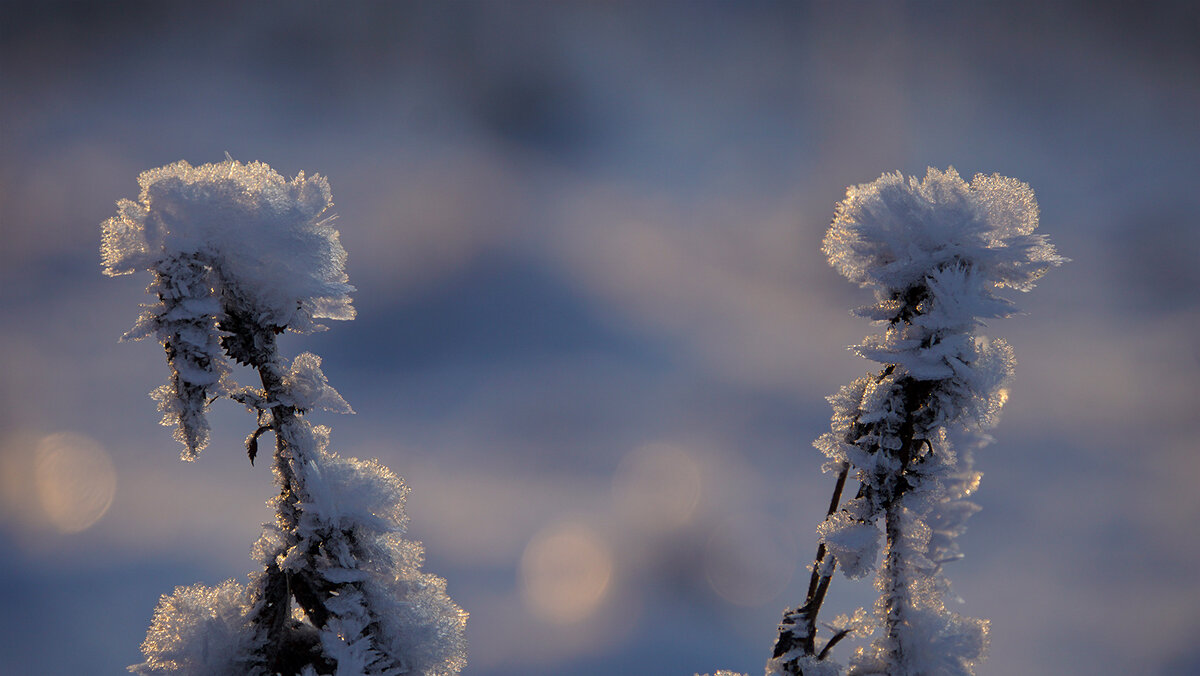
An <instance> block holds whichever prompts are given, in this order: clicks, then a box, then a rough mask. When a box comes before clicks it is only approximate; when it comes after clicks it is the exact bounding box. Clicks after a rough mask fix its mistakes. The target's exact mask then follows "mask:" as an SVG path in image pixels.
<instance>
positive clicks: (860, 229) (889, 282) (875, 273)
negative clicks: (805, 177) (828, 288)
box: [822, 167, 1065, 294]
mask: <svg viewBox="0 0 1200 676" xmlns="http://www.w3.org/2000/svg"><path fill="white" fill-rule="evenodd" d="M1037 225H1038V205H1037V200H1036V199H1034V196H1033V190H1032V189H1030V187H1029V186H1028V185H1027V184H1025V183H1022V182H1021V181H1018V180H1016V179H1012V178H1007V177H1004V176H999V175H995V174H993V175H991V176H984V175H982V174H980V175H976V176H975V178H974V179H972V181H971V183H970V184H967V183H966V182H965V181H963V180H962V179H961V178H960V177H959V175H958V172H956V171H955V170H954V168H953V167H951V168H949V169H947V170H946V171H939V170H938V169H934V168H930V169H929V170H928V172H927V173H926V174H925V178H923V179H919V180H918V179H917V178H916V177H907V178H906V177H904V176H902V175H901V174H900V173H899V172H896V173H894V174H884V175H882V176H880V177H879V178H878V179H877V180H875V181H874V182H872V183H865V184H862V185H857V186H852V187H850V188H849V189H847V191H846V198H845V199H844V200H842V201H841V202H840V203H838V205H837V211H836V215H835V216H834V219H833V225H832V226H831V227H830V229H829V232H828V234H826V236H825V242H824V246H823V248H822V250H823V251H824V253H825V255H826V256H828V257H829V262H830V264H832V265H833V266H834V267H835V268H837V270H838V271H839V272H841V273H842V274H843V275H845V276H846V277H847V278H848V279H849V280H850V281H852V282H855V283H857V284H859V285H861V286H869V287H874V288H875V289H876V290H877V291H880V292H882V293H884V294H890V293H893V292H896V291H903V290H905V289H909V288H911V287H913V286H914V285H917V284H919V283H920V282H921V281H922V280H923V279H924V278H925V277H926V276H927V275H929V274H931V273H933V272H935V271H938V270H942V269H945V268H947V267H951V266H954V265H961V266H965V267H967V268H969V269H971V270H972V271H974V272H975V273H976V274H982V275H983V276H984V277H985V278H987V280H988V281H989V282H990V283H991V284H993V285H995V286H997V287H1009V288H1014V289H1020V290H1022V291H1026V290H1029V289H1030V288H1032V287H1033V284H1034V282H1035V281H1036V280H1037V279H1038V278H1039V277H1041V276H1042V275H1043V274H1045V272H1046V270H1048V269H1049V268H1050V267H1053V266H1055V265H1059V264H1060V263H1062V262H1063V261H1064V260H1065V259H1063V258H1060V257H1059V256H1057V255H1056V254H1055V251H1054V247H1053V246H1052V245H1050V243H1049V242H1048V241H1047V240H1046V238H1045V236H1043V235H1035V234H1033V231H1034V230H1035V229H1036V228H1037Z"/></svg>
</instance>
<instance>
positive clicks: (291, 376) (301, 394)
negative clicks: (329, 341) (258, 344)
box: [281, 352, 354, 413]
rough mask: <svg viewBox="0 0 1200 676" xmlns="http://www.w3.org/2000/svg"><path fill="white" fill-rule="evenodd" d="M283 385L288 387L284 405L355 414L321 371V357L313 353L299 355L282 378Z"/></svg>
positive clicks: (309, 409)
mask: <svg viewBox="0 0 1200 676" xmlns="http://www.w3.org/2000/svg"><path fill="white" fill-rule="evenodd" d="M283 384H284V386H285V388H286V390H287V396H286V397H285V399H286V400H285V401H283V402H281V403H283V404H286V405H288V406H293V407H295V408H297V409H299V410H303V411H311V410H314V409H321V410H324V411H330V412H333V413H354V410H353V409H351V408H350V404H347V403H346V400H345V399H343V398H342V395H341V394H339V393H338V391H337V390H335V389H333V387H331V386H330V385H329V380H328V379H327V378H326V377H325V373H324V372H322V371H321V358H320V357H318V356H317V355H315V354H313V353H311V352H302V353H300V354H298V355H296V358H295V359H293V360H292V367H291V369H289V370H288V373H287V375H285V376H284V377H283Z"/></svg>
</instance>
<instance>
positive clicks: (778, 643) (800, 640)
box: [773, 463, 850, 676]
mask: <svg viewBox="0 0 1200 676" xmlns="http://www.w3.org/2000/svg"><path fill="white" fill-rule="evenodd" d="M849 473H850V467H849V465H847V464H845V463H843V464H842V467H841V469H840V470H838V476H837V482H836V483H835V484H834V487H833V496H832V497H831V498H830V499H829V509H828V510H827V512H826V517H828V516H830V515H832V514H833V513H834V512H836V511H837V509H838V506H839V505H840V504H841V501H842V491H843V490H844V489H845V487H846V478H847V476H848V475H849ZM825 554H826V550H825V543H824V542H822V543H820V544H819V545H817V555H816V557H814V559H813V567H812V576H811V577H810V578H809V582H808V593H807V594H806V595H805V599H804V604H803V605H801V606H799V607H798V608H796V609H795V610H792V611H789V612H788V613H786V614H785V615H784V617H783V620H782V621H781V622H780V624H779V637H778V638H777V639H776V640H775V649H774V651H773V657H776V658H779V657H782V656H784V655H786V654H788V653H789V652H791V651H792V650H795V649H796V648H797V647H800V648H801V649H802V650H803V654H805V655H813V654H814V653H815V652H816V634H817V614H818V613H819V612H820V610H821V604H822V603H824V601H825V594H826V592H827V591H828V590H829V582H830V580H831V579H832V577H833V569H834V566H835V565H836V563H834V564H831V565H830V566H829V570H828V571H826V572H825V573H822V571H821V567H822V566H823V565H824V563H825ZM797 629H799V632H800V633H799V634H798V633H797ZM822 655H824V653H822ZM784 669H786V670H787V671H788V672H789V673H791V674H793V675H794V676H803V675H802V674H801V672H800V668H799V666H798V665H797V664H796V663H795V662H788V663H786V664H785V665H784Z"/></svg>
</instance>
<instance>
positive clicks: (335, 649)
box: [101, 160, 466, 676]
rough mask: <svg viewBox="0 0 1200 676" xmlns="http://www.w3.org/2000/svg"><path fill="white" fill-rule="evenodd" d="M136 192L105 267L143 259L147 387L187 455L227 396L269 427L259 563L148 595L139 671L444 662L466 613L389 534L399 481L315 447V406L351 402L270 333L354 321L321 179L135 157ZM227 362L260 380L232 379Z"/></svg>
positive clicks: (403, 666) (342, 407)
mask: <svg viewBox="0 0 1200 676" xmlns="http://www.w3.org/2000/svg"><path fill="white" fill-rule="evenodd" d="M138 181H139V183H140V185H141V195H140V197H139V199H138V201H136V202H134V201H130V200H121V201H120V202H119V203H118V215H117V216H115V217H113V218H110V219H109V220H107V221H106V222H105V223H104V226H103V229H104V235H103V248H102V252H101V253H102V258H103V262H104V270H105V272H106V273H107V274H110V275H116V274H125V273H129V272H133V271H134V270H138V269H146V270H149V271H150V272H151V273H152V274H153V276H154V278H153V281H152V282H151V285H150V288H149V291H150V292H151V293H152V294H154V295H155V296H156V297H157V299H158V302H157V303H156V304H153V305H149V306H147V307H146V308H145V311H144V312H143V314H142V317H141V318H140V319H139V321H138V323H137V325H136V326H135V327H134V329H133V330H132V331H130V332H129V333H128V334H127V335H126V338H128V339H139V338H145V337H148V336H155V337H156V338H157V339H158V340H160V341H161V342H162V344H163V346H164V348H165V350H166V354H167V362H168V364H169V366H170V368H171V376H170V381H169V382H168V384H167V385H164V386H162V387H160V388H158V389H157V390H155V392H154V397H155V398H156V399H157V400H158V401H159V407H160V409H161V410H162V411H163V414H164V417H163V422H164V424H168V425H172V426H175V427H176V428H177V430H176V437H177V438H178V439H179V440H180V441H181V442H182V443H183V445H184V453H183V456H184V458H185V459H188V460H191V459H194V458H195V457H196V455H197V453H199V451H200V450H201V449H202V448H203V447H204V446H205V444H206V443H207V441H208V433H209V428H208V423H207V420H206V417H205V412H206V409H207V407H208V405H209V403H211V401H212V400H214V399H216V398H218V397H222V396H224V397H228V398H230V399H233V400H236V401H238V402H241V403H242V404H244V405H245V406H246V407H247V408H248V409H249V410H250V411H251V412H252V413H254V414H255V416H256V419H257V425H258V426H257V429H255V431H254V432H253V433H252V434H251V435H250V436H249V437H248V438H247V448H248V450H249V451H250V458H251V461H252V462H253V460H254V457H255V454H256V452H257V444H258V439H259V437H260V436H261V435H262V434H263V433H265V432H267V431H270V432H272V433H273V435H274V437H275V452H274V458H273V459H274V463H273V469H274V473H275V478H276V481H277V483H278V485H279V487H280V492H279V495H278V496H276V498H275V499H274V501H273V503H274V506H275V508H276V520H275V523H274V524H270V525H269V526H268V527H267V528H266V529H265V532H264V534H263V536H262V537H261V538H260V540H259V542H258V543H257V545H256V546H255V549H254V556H255V559H256V560H257V561H258V562H259V564H260V565H261V570H260V571H258V572H256V573H254V574H253V575H251V576H250V580H249V583H248V584H246V585H240V584H237V583H235V582H234V581H232V580H230V581H228V582H225V583H223V584H221V585H218V586H217V587H206V586H204V585H196V586H192V587H180V588H178V589H176V591H175V593H174V594H173V595H171V596H164V597H163V598H162V600H161V601H160V603H159V606H158V608H157V609H156V611H155V614H154V620H153V623H152V625H151V627H150V631H149V632H148V633H147V636H146V641H145V642H144V643H143V645H142V650H143V653H144V654H145V656H146V661H145V662H144V663H142V664H138V665H134V666H133V667H131V668H130V669H131V670H132V671H134V672H136V673H140V674H188V675H197V676H199V675H201V674H204V675H212V674H217V675H222V674H229V675H231V676H232V675H234V674H237V675H239V676H241V675H250V676H266V675H268V674H287V675H293V674H294V675H303V676H317V675H319V674H335V673H336V674H337V675H338V676H357V675H360V674H361V675H364V676H365V675H368V674H370V675H376V674H378V675H383V674H430V675H434V674H456V673H458V672H459V671H460V670H461V669H462V667H463V666H464V664H465V662H466V659H465V643H464V639H463V627H464V623H465V621H466V613H465V612H463V610H462V609H461V608H459V607H458V606H457V605H455V604H454V602H453V601H451V600H450V598H449V597H448V596H447V595H446V593H445V581H444V580H442V579H441V578H438V577H436V576H434V575H430V574H427V573H423V572H421V570H420V566H421V562H422V549H421V545H420V544H419V543H416V542H412V541H409V540H406V539H404V538H403V537H402V536H403V533H404V529H405V527H406V525H407V521H408V519H407V516H406V515H405V513H404V499H405V496H406V495H407V492H408V487H407V486H406V485H405V484H404V482H403V481H402V480H401V479H400V478H399V477H398V476H396V475H395V474H393V473H392V472H391V471H389V470H388V469H387V468H386V467H383V466H382V465H380V464H379V463H377V462H362V461H358V460H354V459H344V458H341V457H339V456H338V455H337V454H335V453H333V452H331V451H330V450H329V429H328V428H326V427H314V426H313V425H311V424H310V423H309V422H308V421H307V419H306V418H305V414H306V413H307V412H309V411H311V410H314V409H324V410H330V411H335V412H341V413H351V412H352V411H351V410H350V406H349V405H348V404H347V403H346V401H345V400H344V399H343V398H342V397H341V395H340V394H338V392H337V391H336V390H335V389H333V387H331V386H330V385H329V382H328V380H327V379H326V378H325V374H324V373H323V372H322V371H321V368H320V366H321V359H320V358H319V357H317V356H316V355H314V354H311V353H303V354H301V355H299V356H297V357H296V358H295V359H293V360H292V361H291V362H290V364H289V363H287V362H286V361H285V360H284V359H283V357H282V356H281V355H280V354H279V351H278V349H277V347H276V336H277V335H278V334H279V333H281V332H283V331H285V330H292V331H297V332H301V333H306V332H311V331H314V330H319V329H323V328H324V327H323V326H321V325H320V324H317V323H316V321H315V320H318V319H352V318H353V317H354V309H353V307H352V306H351V301H350V297H349V295H348V294H349V293H350V292H351V291H353V287H351V286H350V285H349V283H348V280H347V277H346V273H345V270H344V266H345V259H346V252H345V250H344V249H343V248H342V246H341V244H340V242H339V241H338V233H337V231H336V230H335V229H334V228H333V227H331V225H330V223H331V222H332V220H333V216H332V215H331V214H330V211H329V210H330V208H331V207H332V202H331V199H330V192H329V185H328V183H327V182H326V181H325V179H324V178H322V177H320V176H312V177H306V176H305V175H304V174H303V173H301V174H299V175H298V176H297V177H296V178H294V179H292V180H291V181H288V180H286V179H284V178H283V177H282V176H280V175H279V174H277V173H275V172H274V171H272V170H271V168H270V167H268V166H267V165H265V164H262V163H252V164H248V165H245V164H241V163H239V162H235V161H233V160H228V161H226V162H222V163H220V164H208V165H203V166H200V167H192V166H191V165H189V164H187V163H186V162H179V163H176V164H173V165H170V166H167V167H163V168H161V169H156V170H153V171H148V172H145V173H143V174H142V175H141V176H140V177H139V179H138ZM228 360H232V361H234V362H237V363H239V364H243V365H246V366H249V367H251V368H252V369H254V370H255V371H257V375H258V380H259V385H261V387H259V386H257V385H256V386H245V387H242V386H238V385H237V384H236V383H234V382H233V378H232V375H231V374H232V369H231V368H230V365H229V363H228Z"/></svg>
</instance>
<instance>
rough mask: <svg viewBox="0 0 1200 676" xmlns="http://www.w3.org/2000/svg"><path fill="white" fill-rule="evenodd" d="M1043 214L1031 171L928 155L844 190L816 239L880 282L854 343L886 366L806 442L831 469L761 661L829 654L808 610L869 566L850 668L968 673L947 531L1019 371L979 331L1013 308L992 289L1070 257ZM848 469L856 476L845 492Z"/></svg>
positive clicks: (968, 627) (805, 668)
mask: <svg viewBox="0 0 1200 676" xmlns="http://www.w3.org/2000/svg"><path fill="white" fill-rule="evenodd" d="M1037 222H1038V209H1037V202H1036V200H1035V199H1034V197H1033V191H1032V190H1030V188H1029V186H1028V185H1026V184H1024V183H1021V182H1020V181H1017V180H1015V179H1011V178H1005V177H1002V176H995V175H993V176H982V175H979V176H976V177H975V178H974V179H973V180H972V181H971V183H969V184H968V183H966V182H965V181H963V180H962V179H961V178H960V177H959V176H958V174H957V172H955V171H954V169H949V170H947V171H945V172H942V171H938V170H937V169H932V168H931V169H929V171H928V173H927V174H926V175H925V178H924V179H917V178H905V177H903V176H901V175H900V174H899V173H896V174H884V175H883V176H881V177H880V178H879V179H878V180H876V181H875V182H873V183H868V184H864V185H859V186H854V187H851V188H850V189H848V190H847V193H846V199H845V200H843V201H842V202H841V203H839V204H838V206H837V210H836V215H835V217H834V220H833V224H832V226H831V227H830V229H829V232H828V234H827V235H826V237H825V242H824V247H823V251H824V252H825V254H826V255H827V256H828V257H829V261H830V263H831V264H832V265H833V266H834V267H835V268H837V269H838V271H839V272H841V273H842V274H843V275H845V276H846V277H847V278H848V279H850V281H852V282H856V283H858V284H859V285H860V286H863V287H869V288H871V289H872V290H873V291H874V292H875V303H874V304H873V305H870V306H868V307H864V308H860V309H859V310H857V311H856V314H858V315H860V316H862V317H865V318H868V319H872V320H874V321H875V322H876V323H877V324H878V325H879V326H880V327H881V329H882V332H881V333H879V334H877V335H873V336H869V337H867V338H866V339H864V340H863V341H862V342H861V343H859V344H858V345H856V346H854V348H853V349H854V350H855V351H857V352H858V353H859V354H860V355H862V356H863V357H866V358H867V359H871V360H873V361H877V362H880V363H881V364H883V368H882V369H881V370H880V371H879V372H878V373H875V374H871V375H868V376H866V377H863V378H859V379H858V380H855V381H854V382H852V383H851V384H849V385H847V386H846V387H843V388H842V389H841V390H840V391H839V392H838V393H837V394H835V395H834V396H832V397H830V398H829V401H830V403H831V404H832V406H833V416H832V419H831V424H830V431H829V432H828V433H827V434H825V435H823V436H822V437H821V438H819V439H818V440H817V441H816V443H815V445H816V447H817V448H818V449H819V450H820V451H821V452H822V453H824V454H825V456H826V457H827V458H828V460H829V461H828V462H827V463H826V466H825V467H826V470H829V471H834V472H835V473H837V475H838V479H837V485H836V488H835V491H834V498H833V500H832V501H831V503H830V506H829V512H828V514H827V517H826V519H825V521H824V523H822V524H821V525H820V526H819V527H818V533H819V535H820V544H819V546H818V549H817V556H816V561H815V564H814V567H813V573H812V580H811V583H810V585H809V592H808V595H807V598H806V599H805V603H804V604H802V605H801V606H799V607H797V608H795V609H794V610H791V611H789V612H788V613H786V614H785V615H784V619H783V621H782V622H781V623H780V627H779V638H778V640H777V641H776V645H775V652H774V657H773V659H772V661H771V663H770V664H769V669H768V670H769V671H772V670H773V673H780V674H791V675H800V674H803V675H804V676H813V675H814V674H818V673H820V674H824V673H826V671H825V670H826V669H833V668H834V666H833V665H831V661H830V660H828V659H827V658H828V652H829V648H830V647H832V645H833V644H834V643H836V642H837V641H838V640H840V639H841V638H842V637H843V636H845V635H847V634H848V633H849V632H846V631H844V630H835V632H834V635H833V637H831V638H830V639H829V640H828V641H827V642H825V643H824V644H822V642H821V641H820V640H818V639H817V637H816V626H817V614H818V612H819V611H820V607H821V604H822V602H823V600H824V597H825V594H826V591H827V590H828V587H829V582H830V579H831V578H832V575H833V571H834V569H835V568H836V567H838V566H839V565H840V567H841V569H842V572H843V573H844V574H845V575H846V576H847V577H848V578H851V579H853V578H858V577H862V576H864V575H866V574H867V573H868V572H870V571H871V570H872V569H875V568H876V567H877V566H878V572H877V576H878V578H877V582H876V586H877V588H878V589H879V592H880V597H879V601H878V603H877V605H876V609H875V612H876V619H877V621H878V624H879V625H880V626H881V627H882V629H883V631H882V635H881V636H879V637H878V638H876V640H875V641H874V642H873V643H872V644H871V645H870V646H868V647H866V648H863V649H860V650H859V651H858V652H857V653H856V654H855V656H854V658H853V659H852V660H851V662H850V664H849V670H848V673H849V674H852V675H856V676H865V675H866V674H888V675H889V676H909V675H912V676H916V675H917V674H920V675H922V676H935V675H937V676H951V675H962V676H965V675H967V674H972V673H974V665H975V664H977V663H978V662H979V661H980V660H981V659H982V657H983V654H984V651H985V648H986V645H987V623H986V622H985V621H982V620H974V619H970V618H964V617H961V616H959V615H958V614H956V613H953V612H951V611H949V610H947V609H946V607H945V603H944V601H945V599H946V598H947V596H948V595H949V594H950V587H949V582H948V581H947V580H946V578H945V576H944V575H943V574H942V566H943V564H945V563H947V562H949V561H952V560H955V559H957V558H958V557H959V556H960V554H959V552H958V549H957V546H956V544H955V538H956V537H957V536H958V535H959V534H961V533H962V531H963V529H964V527H965V522H966V519H967V518H968V517H970V515H971V514H973V513H974V511H975V510H976V509H977V507H975V506H974V505H973V504H971V503H970V502H967V501H966V500H965V498H967V497H968V496H969V495H970V494H971V493H972V492H973V491H974V490H975V488H976V487H977V486H978V484H979V477H980V475H979V473H978V472H976V471H975V470H974V468H973V459H972V455H971V447H972V446H981V445H983V444H984V443H986V441H988V440H989V437H988V436H987V434H986V430H987V429H988V428H989V427H991V426H993V425H994V424H995V422H996V418H997V415H998V413H999V411H1000V408H1001V406H1002V405H1003V404H1004V401H1005V399H1006V397H1007V389H1006V384H1007V382H1008V380H1009V379H1010V378H1011V376H1012V372H1013V364H1014V359H1013V355H1012V350H1011V348H1009V346H1008V345H1007V344H1006V343H1004V342H1003V341H999V340H989V339H987V338H985V337H983V336H980V335H977V331H978V329H979V328H980V327H982V326H983V325H984V321H985V320H988V319H993V318H1001V317H1008V316H1010V315H1012V314H1013V313H1014V312H1015V311H1016V308H1015V306H1014V305H1013V303H1012V302H1011V301H1009V300H1008V299H1006V298H1003V297H1001V296H1000V295H998V293H997V292H998V291H999V290H1001V289H1004V288H1009V289H1016V290H1019V291H1028V290H1030V289H1031V288H1033V286H1034V283H1035V282H1036V281H1037V279H1039V278H1040V277H1041V276H1042V275H1043V274H1045V273H1046V271H1047V270H1049V269H1050V268H1051V267H1053V266H1057V265H1060V264H1061V263H1063V262H1064V261H1065V260H1066V259H1064V258H1061V257H1060V256H1058V255H1057V254H1056V253H1055V251H1054V247H1053V246H1051V245H1050V243H1049V242H1048V241H1047V239H1046V238H1045V236H1044V235H1040V234H1035V233H1034V230H1035V229H1036V228H1037ZM953 441H957V442H958V443H957V444H956V443H952V442H953ZM956 445H957V446H958V448H956ZM847 478H853V479H855V480H856V481H857V482H858V485H859V488H858V492H857V494H856V495H855V497H854V498H853V499H852V500H849V501H847V502H845V503H843V502H842V500H841V494H842V490H843V486H844V483H845V481H846V479H847ZM881 541H882V542H883V544H884V548H883V557H882V559H883V560H882V562H881V563H877V559H878V558H879V551H880V543H881ZM836 669H837V670H838V671H840V666H839V667H836ZM829 673H836V671H831V672H829Z"/></svg>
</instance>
